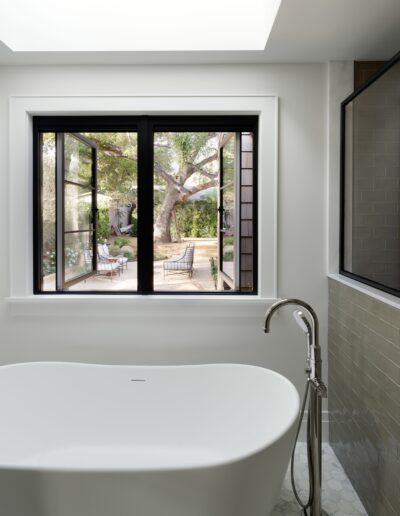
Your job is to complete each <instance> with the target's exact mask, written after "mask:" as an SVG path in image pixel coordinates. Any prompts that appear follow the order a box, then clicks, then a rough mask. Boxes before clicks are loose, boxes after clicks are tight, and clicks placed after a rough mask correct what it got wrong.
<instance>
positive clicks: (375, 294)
mask: <svg viewBox="0 0 400 516" xmlns="http://www.w3.org/2000/svg"><path fill="white" fill-rule="evenodd" d="M328 278H330V279H332V280H334V281H337V282H338V283H342V284H343V285H347V286H348V287H351V288H354V289H355V290H358V291H359V292H362V293H363V294H365V295H367V296H370V297H372V298H373V299H376V300H378V301H381V302H382V303H386V304H387V305H390V306H393V307H394V308H397V309H399V310H400V298H398V297H396V296H392V295H391V294H388V293H387V292H383V291H382V290H379V289H377V288H374V287H370V286H369V285H365V284H364V283H361V282H359V281H356V280H353V279H351V278H348V277H347V276H343V275H342V274H328Z"/></svg>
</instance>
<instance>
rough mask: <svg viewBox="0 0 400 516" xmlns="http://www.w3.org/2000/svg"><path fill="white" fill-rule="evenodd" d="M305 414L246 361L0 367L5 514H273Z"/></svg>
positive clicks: (0, 484)
mask: <svg viewBox="0 0 400 516" xmlns="http://www.w3.org/2000/svg"><path fill="white" fill-rule="evenodd" d="M298 411H299V396H298V393H297V391H296V389H295V387H294V386H293V385H292V384H291V383H290V382H289V381H288V380H287V379H286V378H284V377H283V376H281V375H279V374H277V373H275V372H273V371H270V370H268V369H263V368H260V367H253V366H248V365H233V364H227V365H218V364H216V365H199V366H159V367H153V366H152V367H136V366H101V365H88V364H72V363H55V362H53V363H52V362H47V363H46V362H40V363H30V364H28V363H27V364H15V365H9V366H3V367H0V513H1V514H2V515H4V516H267V515H268V514H269V513H270V511H271V509H272V507H273V505H274V503H275V502H276V499H277V497H278V495H279V491H280V488H281V484H282V480H283V477H284V474H285V471H286V468H287V465H288V462H289V455H290V451H291V448H292V445H293V440H294V433H295V426H296V420H297V416H298Z"/></svg>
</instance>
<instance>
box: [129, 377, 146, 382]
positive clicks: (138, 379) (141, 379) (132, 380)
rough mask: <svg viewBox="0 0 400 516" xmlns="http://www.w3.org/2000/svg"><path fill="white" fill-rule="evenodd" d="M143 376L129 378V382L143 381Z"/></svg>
mask: <svg viewBox="0 0 400 516" xmlns="http://www.w3.org/2000/svg"><path fill="white" fill-rule="evenodd" d="M145 381H146V380H145V379H144V378H131V382H145Z"/></svg>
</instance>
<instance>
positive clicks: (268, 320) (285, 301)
mask: <svg viewBox="0 0 400 516" xmlns="http://www.w3.org/2000/svg"><path fill="white" fill-rule="evenodd" d="M288 305H295V306H301V307H302V308H303V309H304V310H306V311H307V312H308V313H309V314H310V317H311V320H312V325H313V334H314V342H313V344H314V346H315V345H317V346H318V332H319V327H318V318H317V314H316V313H315V311H314V309H313V308H312V306H310V305H309V304H308V303H306V302H305V301H302V300H301V299H295V298H293V299H280V300H279V301H276V302H275V303H274V304H273V305H271V306H269V307H268V310H267V311H266V313H265V324H264V333H269V328H270V324H271V319H272V316H273V315H274V313H275V312H276V311H277V310H278V309H279V308H281V307H282V306H288Z"/></svg>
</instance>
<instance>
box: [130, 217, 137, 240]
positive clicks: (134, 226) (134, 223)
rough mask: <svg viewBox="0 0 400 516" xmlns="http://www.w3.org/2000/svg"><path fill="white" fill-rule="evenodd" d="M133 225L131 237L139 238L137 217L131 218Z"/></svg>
mask: <svg viewBox="0 0 400 516" xmlns="http://www.w3.org/2000/svg"><path fill="white" fill-rule="evenodd" d="M131 224H132V227H131V229H130V235H131V236H133V237H137V218H136V217H132V218H131Z"/></svg>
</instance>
